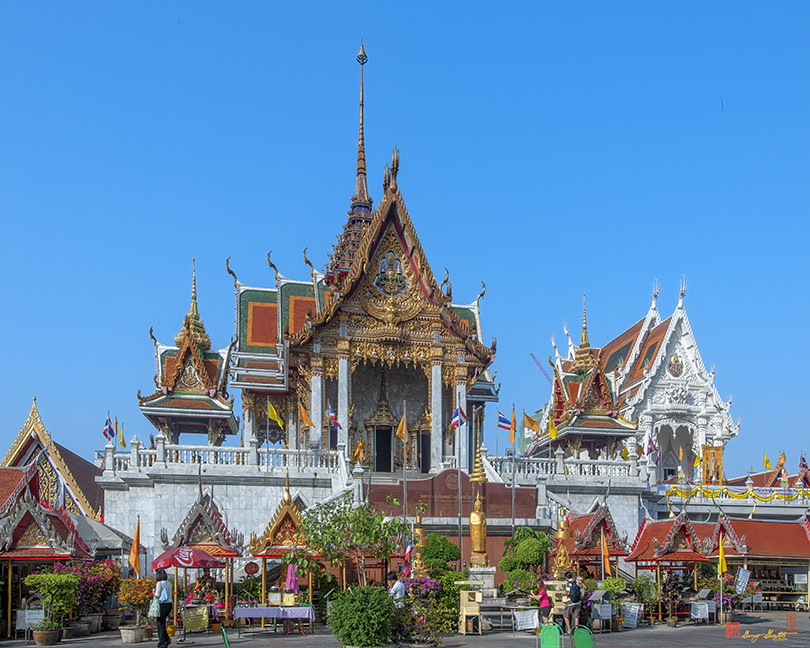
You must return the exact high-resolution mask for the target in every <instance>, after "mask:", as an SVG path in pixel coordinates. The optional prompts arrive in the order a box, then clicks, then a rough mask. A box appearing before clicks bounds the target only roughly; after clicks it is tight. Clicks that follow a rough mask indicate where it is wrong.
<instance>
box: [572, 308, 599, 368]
mask: <svg viewBox="0 0 810 648" xmlns="http://www.w3.org/2000/svg"><path fill="white" fill-rule="evenodd" d="M594 364H595V362H594V359H593V353H592V352H591V343H590V341H589V340H588V316H587V313H586V311H585V293H582V337H581V338H580V341H579V347H578V348H577V350H576V353H575V354H574V363H573V364H572V365H571V371H573V372H574V373H578V374H582V373H585V372H586V371H588V370H589V369H590V368H591V367H593V366H594Z"/></svg>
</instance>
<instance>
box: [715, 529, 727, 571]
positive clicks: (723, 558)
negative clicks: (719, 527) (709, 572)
mask: <svg viewBox="0 0 810 648" xmlns="http://www.w3.org/2000/svg"><path fill="white" fill-rule="evenodd" d="M718 551H719V553H718V558H719V561H718V563H717V569H718V571H719V572H720V573H719V574H718V576H719V577H722V576H723V574H725V573H726V572H727V571H728V567H727V566H726V554H725V552H724V551H723V534H722V533H721V534H720V549H719V550H718Z"/></svg>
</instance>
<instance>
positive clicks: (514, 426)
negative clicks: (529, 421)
mask: <svg viewBox="0 0 810 648" xmlns="http://www.w3.org/2000/svg"><path fill="white" fill-rule="evenodd" d="M516 429H517V423H516V421H515V404H514V403H512V422H511V423H510V425H509V443H511V444H512V445H515V430H516Z"/></svg>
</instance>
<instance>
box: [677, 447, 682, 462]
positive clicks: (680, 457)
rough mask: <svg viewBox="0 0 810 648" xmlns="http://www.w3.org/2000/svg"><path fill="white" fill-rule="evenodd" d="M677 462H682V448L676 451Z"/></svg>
mask: <svg viewBox="0 0 810 648" xmlns="http://www.w3.org/2000/svg"><path fill="white" fill-rule="evenodd" d="M678 461H683V446H681V447H680V448H679V449H678Z"/></svg>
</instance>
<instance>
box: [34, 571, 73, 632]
mask: <svg viewBox="0 0 810 648" xmlns="http://www.w3.org/2000/svg"><path fill="white" fill-rule="evenodd" d="M25 584H26V585H28V586H29V587H33V588H34V591H35V592H36V593H37V594H39V595H40V597H42V603H43V604H44V606H45V610H46V613H47V621H49V622H51V623H56V622H61V621H62V619H64V618H65V617H66V616H68V615H69V614H70V613H71V612H72V611H73V610H74V608H75V607H76V600H77V599H78V597H79V577H78V576H76V575H75V574H47V573H43V574H31V575H29V576H26V577H25ZM57 627H58V626H57Z"/></svg>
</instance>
